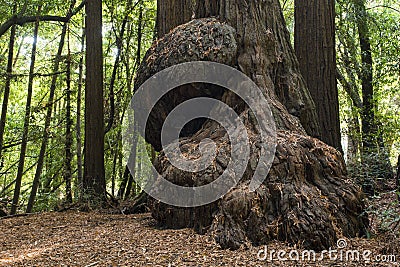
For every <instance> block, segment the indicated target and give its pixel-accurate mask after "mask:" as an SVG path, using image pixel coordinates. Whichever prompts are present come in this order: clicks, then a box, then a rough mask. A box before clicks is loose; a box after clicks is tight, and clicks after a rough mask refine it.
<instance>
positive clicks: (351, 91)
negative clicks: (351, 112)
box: [336, 68, 363, 109]
mask: <svg viewBox="0 0 400 267" xmlns="http://www.w3.org/2000/svg"><path fill="white" fill-rule="evenodd" d="M336 78H337V79H338V81H339V82H340V84H341V85H342V86H343V89H344V90H345V91H346V92H347V94H348V95H349V96H350V98H351V100H352V101H353V104H354V106H356V107H357V108H360V109H361V108H362V106H363V104H362V101H361V98H360V96H359V95H358V94H357V92H355V91H354V89H353V88H352V86H351V85H350V84H349V82H348V81H347V80H346V79H345V78H344V76H343V75H342V73H341V72H340V71H339V68H336Z"/></svg>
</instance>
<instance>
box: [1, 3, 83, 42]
mask: <svg viewBox="0 0 400 267" xmlns="http://www.w3.org/2000/svg"><path fill="white" fill-rule="evenodd" d="M85 4H86V0H84V1H82V3H81V4H80V5H79V6H77V8H76V9H75V10H73V11H72V12H71V13H70V14H68V15H67V16H66V17H61V16H52V15H43V16H21V15H15V16H12V17H11V18H10V19H9V20H7V21H6V22H4V23H3V24H2V25H1V26H0V37H1V36H2V35H3V34H4V33H6V32H7V30H8V29H9V28H11V26H13V25H19V26H23V25H24V24H26V23H32V22H36V20H39V21H59V22H69V20H70V19H71V17H73V16H74V15H75V14H77V13H78V12H79V11H80V10H81V9H82V8H83V7H84V6H85Z"/></svg>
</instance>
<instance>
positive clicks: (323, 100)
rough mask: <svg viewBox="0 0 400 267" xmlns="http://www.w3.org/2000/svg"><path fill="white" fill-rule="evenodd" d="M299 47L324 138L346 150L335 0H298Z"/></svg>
mask: <svg viewBox="0 0 400 267" xmlns="http://www.w3.org/2000/svg"><path fill="white" fill-rule="evenodd" d="M294 36H295V41H294V46H295V51H296V56H297V59H298V60H299V63H300V71H301V73H302V75H303V77H304V79H305V80H306V83H307V87H308V89H309V91H310V93H311V96H312V98H313V100H314V103H315V106H316V108H317V114H318V123H319V125H320V127H321V136H320V139H321V140H322V141H324V142H325V143H326V144H328V145H330V146H333V147H334V148H336V149H338V150H340V151H341V152H343V150H342V146H341V135H340V119H339V98H338V89H337V84H336V50H335V1H334V0H296V1H295V34H294Z"/></svg>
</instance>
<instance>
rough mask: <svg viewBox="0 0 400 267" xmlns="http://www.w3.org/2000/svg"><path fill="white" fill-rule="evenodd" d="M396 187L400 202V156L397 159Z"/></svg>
mask: <svg viewBox="0 0 400 267" xmlns="http://www.w3.org/2000/svg"><path fill="white" fill-rule="evenodd" d="M396 185H397V193H398V194H397V199H398V200H399V201H400V155H399V157H398V158H397V172H396Z"/></svg>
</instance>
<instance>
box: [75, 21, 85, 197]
mask: <svg viewBox="0 0 400 267" xmlns="http://www.w3.org/2000/svg"><path fill="white" fill-rule="evenodd" d="M82 23H83V24H84V20H83V22H82ZM84 51H85V29H84V28H83V29H82V37H81V53H82V56H81V58H80V59H79V71H78V72H79V77H78V89H77V97H76V99H77V100H76V161H77V165H78V166H77V168H78V175H77V180H78V181H77V188H78V190H77V193H78V194H80V192H81V190H82V183H83V163H82V134H81V127H82V126H81V116H82V115H81V114H82V113H81V109H82V87H83V53H84Z"/></svg>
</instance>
